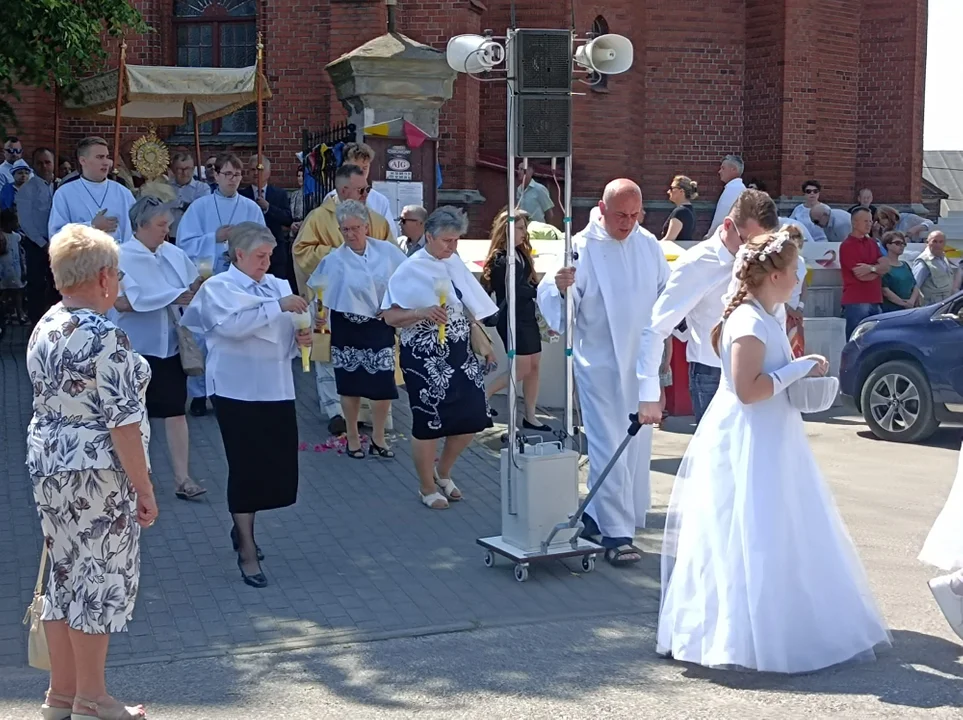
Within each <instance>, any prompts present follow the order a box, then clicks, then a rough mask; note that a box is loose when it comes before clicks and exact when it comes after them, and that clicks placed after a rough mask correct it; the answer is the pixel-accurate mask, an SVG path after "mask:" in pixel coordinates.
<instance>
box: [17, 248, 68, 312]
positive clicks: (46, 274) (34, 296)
mask: <svg viewBox="0 0 963 720" xmlns="http://www.w3.org/2000/svg"><path fill="white" fill-rule="evenodd" d="M23 249H24V254H25V255H26V256H27V288H26V298H25V299H26V301H27V308H26V309H27V317H29V318H30V322H32V323H36V322H37V321H39V320H40V318H42V317H43V314H44V313H45V312H47V311H48V310H49V309H50V308H51V307H53V306H54V305H56V304H57V303H58V302H60V293H59V292H57V288H56V287H55V286H54V279H53V273H52V272H50V256H49V255H48V254H47V246H44V247H40V246H39V245H37V244H36V243H35V242H33V241H31V240H29V239H27V238H24V240H23Z"/></svg>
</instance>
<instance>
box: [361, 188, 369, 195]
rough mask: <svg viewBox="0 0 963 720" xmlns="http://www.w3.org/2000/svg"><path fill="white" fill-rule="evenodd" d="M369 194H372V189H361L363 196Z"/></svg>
mask: <svg viewBox="0 0 963 720" xmlns="http://www.w3.org/2000/svg"><path fill="white" fill-rule="evenodd" d="M369 192H371V188H370V187H366V188H361V194H362V195H367V194H368V193H369Z"/></svg>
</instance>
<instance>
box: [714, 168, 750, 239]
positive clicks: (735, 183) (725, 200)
mask: <svg viewBox="0 0 963 720" xmlns="http://www.w3.org/2000/svg"><path fill="white" fill-rule="evenodd" d="M745 189H746V185H745V183H743V182H742V178H736V179H735V180H730V181H729V182H728V183H726V186H725V187H724V188H723V189H722V195H720V196H719V202H718V203H716V213H715V215H713V216H712V225H711V226H710V227H709V233H708V234H709V235H712V233H714V232H715V231H716V229H717V228H718V227H719V226H720V225H722V223H723V221H724V220H725V219H726V216H727V215H728V214H729V211H730V210H732V206H733V205H735V204H736V200H737V199H738V198H739V195H741V194H742V191H743V190H745Z"/></svg>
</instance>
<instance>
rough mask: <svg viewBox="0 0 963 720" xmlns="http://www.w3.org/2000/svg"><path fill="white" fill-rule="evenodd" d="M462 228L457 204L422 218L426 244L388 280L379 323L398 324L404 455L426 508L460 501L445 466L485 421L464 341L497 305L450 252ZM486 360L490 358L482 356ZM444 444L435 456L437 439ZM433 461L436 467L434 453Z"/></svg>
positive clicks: (481, 388) (481, 381)
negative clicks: (407, 413) (405, 412)
mask: <svg viewBox="0 0 963 720" xmlns="http://www.w3.org/2000/svg"><path fill="white" fill-rule="evenodd" d="M467 229H468V218H467V217H466V216H465V214H464V213H463V212H462V211H461V210H459V209H458V208H454V207H451V206H444V207H440V208H438V209H437V210H435V211H434V212H433V213H432V214H431V215H429V216H428V219H427V220H426V221H425V246H424V247H423V248H422V249H421V250H418V251H417V252H415V253H414V254H413V255H412V256H411V257H410V258H408V259H407V260H406V261H405V262H404V264H402V266H401V267H399V268H398V270H397V271H396V272H395V274H394V275H393V276H392V277H391V280H390V281H389V282H388V292H387V293H385V297H384V300H383V302H382V304H381V307H382V309H383V310H384V314H383V317H384V321H385V322H386V323H388V324H389V325H391V326H392V327H397V328H401V372H402V373H403V374H404V378H405V390H406V392H407V394H408V403H409V405H410V406H411V436H412V441H411V455H412V459H413V460H414V463H415V470H416V471H417V473H418V479H419V481H420V483H421V488H420V495H421V502H422V503H424V504H425V505H426V506H427V507H429V508H431V509H433V510H442V509H444V508H447V507H448V503H449V502H454V501H456V500H461V499H462V494H461V491H460V490H459V489H458V487H457V486H456V485H455V483H454V481H453V480H452V479H451V469H452V467H453V466H454V464H455V461H456V460H457V459H458V457H459V456H460V455H461V453H462V451H464V449H465V448H467V447H468V445H469V444H470V443H471V441H472V439H473V438H474V437H475V433H477V432H479V431H481V430H484V429H485V428H488V427H491V424H492V423H491V418H490V417H489V414H488V401H487V399H486V398H485V373H484V369H483V366H482V364H481V362H479V360H478V357H477V356H476V355H475V353H474V351H473V350H472V346H471V329H472V323H473V322H476V321H480V320H483V319H484V318H486V317H490V316H492V315H494V314H495V313H496V312H497V311H498V307H497V306H496V305H495V303H493V302H492V300H491V298H490V297H489V296H488V295H487V293H485V291H484V289H482V286H481V285H479V284H478V281H477V280H475V278H474V277H473V276H472V274H471V272H470V271H469V270H468V268H467V267H466V266H465V263H464V261H462V259H461V258H460V257H458V256H457V255H455V251H456V250H457V249H458V239H459V238H460V237H461V236H462V235H463V234H464V233H465V232H466V231H467ZM485 361H486V363H487V364H492V363H494V357H486V358H485ZM439 438H445V445H444V448H443V449H442V451H441V455H440V456H439V455H438V452H437V451H438V439H439ZM436 457H437V458H438V465H437V467H436V466H435V458H436Z"/></svg>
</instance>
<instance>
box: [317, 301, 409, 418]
mask: <svg viewBox="0 0 963 720" xmlns="http://www.w3.org/2000/svg"><path fill="white" fill-rule="evenodd" d="M330 322H331V365H332V366H333V367H334V379H335V383H336V384H337V387H338V395H342V396H344V397H360V398H367V399H368V400H396V399H397V398H398V386H397V385H395V330H394V328H393V327H390V326H389V325H387V324H386V323H385V322H384V321H383V320H379V319H377V318H369V317H364V316H363V315H353V314H351V313H341V312H338V311H337V310H332V311H331V321H330Z"/></svg>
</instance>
